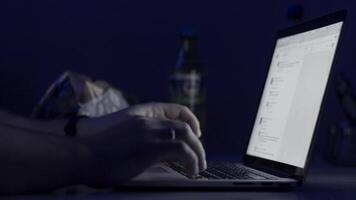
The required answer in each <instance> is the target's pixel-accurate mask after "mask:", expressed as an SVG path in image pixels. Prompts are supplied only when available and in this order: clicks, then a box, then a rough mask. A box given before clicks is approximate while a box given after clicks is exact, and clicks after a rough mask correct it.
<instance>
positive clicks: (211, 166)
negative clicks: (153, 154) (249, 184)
mask: <svg viewBox="0 0 356 200" xmlns="http://www.w3.org/2000/svg"><path fill="white" fill-rule="evenodd" d="M168 166H169V167H170V168H172V169H173V170H175V171H177V172H178V173H180V174H182V175H184V176H186V177H188V178H191V179H202V178H205V179H240V180H273V179H276V177H274V176H272V175H268V174H265V173H263V172H259V171H257V170H253V169H249V168H247V167H245V166H242V165H237V164H234V163H220V162H219V163H214V162H209V163H208V167H207V169H206V170H205V171H203V172H200V173H199V174H198V175H196V176H193V177H191V176H188V175H187V173H186V170H185V168H184V167H183V166H182V165H181V164H179V163H177V162H174V163H169V164H168Z"/></svg>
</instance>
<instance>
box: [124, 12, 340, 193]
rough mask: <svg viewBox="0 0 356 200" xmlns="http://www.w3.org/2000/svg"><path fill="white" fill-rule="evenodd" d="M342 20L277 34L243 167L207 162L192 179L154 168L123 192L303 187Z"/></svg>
mask: <svg viewBox="0 0 356 200" xmlns="http://www.w3.org/2000/svg"><path fill="white" fill-rule="evenodd" d="M345 17H346V11H345V10H343V11H338V12H335V13H332V14H329V15H326V16H323V17H320V18H317V19H315V20H312V21H309V22H307V23H304V24H300V25H297V26H295V27H291V28H287V29H285V30H282V31H279V33H278V34H277V39H276V42H275V47H274V50H273V56H272V59H271V63H270V66H269V70H268V74H267V77H266V81H265V85H264V89H263V92H262V97H261V100H260V104H259V106H258V110H257V115H256V118H255V122H254V125H253V128H252V130H251V135H250V140H249V143H248V145H247V149H246V153H245V156H244V159H243V162H242V163H233V162H231V163H228V162H208V168H207V170H205V171H204V172H201V173H200V174H199V175H198V176H194V177H189V176H187V174H186V173H185V170H184V168H183V167H182V166H181V165H180V164H179V163H165V164H158V165H155V166H152V167H151V168H149V169H147V170H146V171H144V172H143V173H142V174H140V175H138V176H137V177H135V178H133V179H132V180H131V181H129V182H128V183H126V184H125V186H130V187H131V186H135V187H157V188H166V187H173V188H195V187H198V188H204V187H205V188H236V187H261V186H262V187H276V186H277V187H285V186H287V187H288V186H297V185H302V182H303V180H304V179H305V177H306V168H307V165H308V161H309V158H310V152H311V147H312V144H313V139H314V138H315V137H314V135H315V133H316V126H317V122H318V118H319V113H320V110H321V105H322V101H323V98H324V93H325V90H326V88H327V83H328V80H329V76H330V74H331V68H332V64H333V61H334V57H335V52H336V48H337V46H338V41H339V38H340V34H341V30H342V27H343V24H344V21H345ZM236 134H239V133H238V132H237V133H236Z"/></svg>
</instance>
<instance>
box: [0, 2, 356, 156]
mask: <svg viewBox="0 0 356 200" xmlns="http://www.w3.org/2000/svg"><path fill="white" fill-rule="evenodd" d="M295 2H299V3H301V4H302V5H303V6H304V7H305V19H310V18H313V17H316V16H320V15H323V14H326V13H328V12H332V11H335V10H338V9H342V8H348V10H349V21H350V23H349V25H348V27H346V33H345V35H344V36H345V37H344V40H343V42H342V44H341V45H342V47H341V51H342V54H341V56H340V57H339V59H338V62H337V67H338V68H339V69H340V70H343V71H347V72H348V73H349V76H350V77H352V76H354V75H355V72H356V71H355V69H354V67H355V66H356V60H354V59H353V58H354V52H356V51H355V44H356V42H354V39H353V38H354V35H356V30H355V28H354V27H353V24H355V23H354V20H355V19H356V16H355V12H356V4H355V1H352V0H343V1H342V0H334V1H331V0H315V1H285V0H278V1H277V0H275V1H257V0H249V1H244V2H243V3H242V1H234V0H231V1H228V0H219V1H202V0H200V1H192V0H180V1H167V0H165V1H164V0H153V1H143V0H142V1H138V0H115V1H113V0H108V1H94V0H85V1H84V0H77V1H73V0H62V1H44V0H42V1H40V0H38V1H28V0H2V1H1V2H0V88H1V94H0V107H2V108H5V109H8V110H12V111H14V112H17V113H23V114H28V113H29V112H30V111H31V108H32V107H33V105H34V104H35V103H36V101H38V99H39V97H40V96H41V95H42V94H43V92H44V91H45V89H46V88H47V87H48V85H49V84H50V83H51V82H52V81H53V80H54V79H55V78H56V77H57V76H58V75H59V74H60V73H61V72H63V71H64V70H65V69H71V70H74V71H78V72H81V73H84V74H88V75H90V76H92V77H95V78H100V79H105V80H108V81H109V82H111V83H112V84H114V85H116V86H118V87H119V88H121V89H122V90H124V91H126V92H128V93H131V94H135V95H137V96H138V97H140V98H141V99H142V100H143V101H162V100H163V101H165V100H167V96H168V92H167V90H168V89H167V87H168V86H167V77H168V74H169V73H170V71H171V70H172V66H173V65H174V63H175V59H176V52H177V48H178V45H179V41H178V36H177V33H178V30H179V28H180V27H181V26H183V25H191V26H195V27H197V29H198V30H199V33H200V47H201V53H202V55H203V57H204V60H205V62H206V64H207V68H208V73H209V74H208V76H209V77H208V92H209V94H208V95H209V98H208V131H207V133H206V134H208V140H209V142H208V144H209V151H210V152H213V153H228V154H233V153H236V152H239V153H241V152H243V149H244V145H245V144H246V142H247V139H248V138H247V137H248V135H249V133H250V128H251V125H252V123H253V118H254V114H255V111H256V106H257V104H258V100H259V95H260V91H261V88H262V86H263V82H264V80H263V78H264V74H265V72H266V70H267V66H268V62H269V57H270V54H271V50H272V49H271V48H272V46H273V41H274V37H275V33H276V31H277V30H278V29H280V28H283V27H286V26H288V25H289V21H288V20H287V18H286V10H287V7H288V5H289V4H290V3H295ZM342 117H343V116H342V113H341V111H340V108H339V106H338V104H337V100H336V98H335V94H334V92H333V91H332V92H331V93H330V94H328V96H327V102H326V108H325V114H324V115H323V116H322V131H321V134H320V135H319V136H320V138H321V139H319V141H318V149H319V150H320V151H321V150H322V149H323V148H324V147H325V138H326V137H327V134H328V129H329V125H330V124H333V123H335V122H337V121H339V120H341V119H342Z"/></svg>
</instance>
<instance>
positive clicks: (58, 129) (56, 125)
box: [0, 110, 120, 137]
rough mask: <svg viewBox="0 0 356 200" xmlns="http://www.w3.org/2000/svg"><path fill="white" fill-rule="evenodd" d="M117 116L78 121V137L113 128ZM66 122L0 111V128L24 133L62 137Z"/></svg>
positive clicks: (65, 120) (114, 114)
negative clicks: (10, 128)
mask: <svg viewBox="0 0 356 200" xmlns="http://www.w3.org/2000/svg"><path fill="white" fill-rule="evenodd" d="M119 114H120V113H113V114H110V115H107V116H104V117H99V118H95V119H90V118H82V119H80V120H79V122H78V124H77V132H78V133H77V135H78V137H85V136H88V135H91V134H95V133H99V132H103V131H105V130H106V129H107V128H110V127H112V126H114V125H115V124H116V123H117V122H118V120H119V118H120V117H119V116H118V115H119ZM68 120H69V119H56V120H37V119H32V118H26V117H23V116H20V115H16V114H13V113H9V112H6V111H2V110H0V126H1V125H2V126H7V127H12V128H16V129H22V130H23V131H26V132H35V133H45V134H51V135H58V136H64V135H65V133H64V127H65V125H66V123H67V122H68Z"/></svg>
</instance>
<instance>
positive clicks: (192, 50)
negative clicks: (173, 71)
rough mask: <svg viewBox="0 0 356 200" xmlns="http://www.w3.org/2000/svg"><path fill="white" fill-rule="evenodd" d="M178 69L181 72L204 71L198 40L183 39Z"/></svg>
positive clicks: (177, 64)
mask: <svg viewBox="0 0 356 200" xmlns="http://www.w3.org/2000/svg"><path fill="white" fill-rule="evenodd" d="M181 44H182V45H181V47H180V49H179V54H178V59H177V63H176V68H177V69H181V70H193V69H194V70H197V71H200V70H201V69H202V65H203V64H202V61H201V59H200V56H199V50H198V40H197V38H195V37H193V38H192V37H182V38H181Z"/></svg>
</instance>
